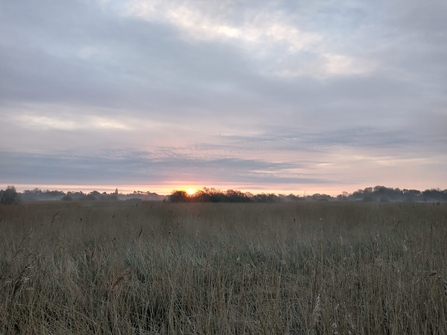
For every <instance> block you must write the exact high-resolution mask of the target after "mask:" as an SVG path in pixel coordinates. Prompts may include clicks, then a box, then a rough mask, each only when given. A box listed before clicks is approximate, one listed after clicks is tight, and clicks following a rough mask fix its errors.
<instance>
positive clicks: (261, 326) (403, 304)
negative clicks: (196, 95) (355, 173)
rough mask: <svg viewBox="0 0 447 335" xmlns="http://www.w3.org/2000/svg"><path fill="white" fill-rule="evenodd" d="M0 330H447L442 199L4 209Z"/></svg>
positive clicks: (446, 224)
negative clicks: (413, 202)
mask: <svg viewBox="0 0 447 335" xmlns="http://www.w3.org/2000/svg"><path fill="white" fill-rule="evenodd" d="M0 260H1V263H0V333H1V334H61V335H62V334H447V324H446V321H447V299H446V292H445V287H444V283H445V279H447V278H446V276H447V204H446V203H441V204H431V203H416V204H411V203H401V204H399V203H330V202H329V203H319V202H314V203H312V202H300V203H282V204H170V203H161V202H159V203H156V202H114V203H99V202H91V203H87V202H85V203H73V202H66V203H28V204H27V203H25V204H22V205H20V206H2V207H0Z"/></svg>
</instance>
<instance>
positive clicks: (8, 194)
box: [0, 186, 21, 205]
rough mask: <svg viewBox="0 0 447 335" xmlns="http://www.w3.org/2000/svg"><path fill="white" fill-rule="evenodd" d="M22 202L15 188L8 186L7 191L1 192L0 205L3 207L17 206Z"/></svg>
mask: <svg viewBox="0 0 447 335" xmlns="http://www.w3.org/2000/svg"><path fill="white" fill-rule="evenodd" d="M20 200H21V199H20V194H19V193H18V192H17V190H16V188H15V187H14V186H8V187H7V188H6V190H1V191H0V204H2V205H17V204H19V203H20Z"/></svg>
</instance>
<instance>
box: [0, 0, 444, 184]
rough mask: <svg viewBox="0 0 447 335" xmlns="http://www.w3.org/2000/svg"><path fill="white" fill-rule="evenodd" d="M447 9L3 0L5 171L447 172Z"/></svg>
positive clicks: (364, 175)
mask: <svg viewBox="0 0 447 335" xmlns="http://www.w3.org/2000/svg"><path fill="white" fill-rule="evenodd" d="M446 16H447V4H445V3H443V2H441V1H428V2H424V3H423V4H422V3H420V2H417V1H391V2H389V1H377V2H368V3H355V2H351V1H329V2H325V3H317V2H308V3H300V2H296V1H281V2H276V1H274V2H263V3H260V2H253V3H250V2H226V1H222V2H219V4H217V3H214V2H213V3H208V2H203V3H199V2H195V1H182V2H178V1H174V0H172V1H152V2H145V1H139V0H133V1H129V2H123V1H118V0H113V1H112V0H110V1H106V0H102V1H99V0H98V1H96V0H91V1H74V0H70V1H64V2H54V1H49V0H43V1H38V2H36V1H31V0H26V1H10V2H3V3H1V4H0V117H1V118H2V123H1V124H0V157H1V162H0V163H1V165H2V169H1V170H0V171H1V172H0V183H5V184H7V183H12V182H14V183H18V184H26V183H30V184H38V183H40V182H41V183H46V184H57V183H68V182H70V183H72V184H76V183H79V184H87V183H93V182H94V181H98V182H100V183H103V184H107V183H110V184H113V183H114V181H115V180H117V179H118V180H120V182H121V183H122V184H125V183H135V184H137V183H142V182H144V183H147V184H151V183H152V184H162V183H168V182H169V180H173V177H172V176H177V177H175V180H176V181H179V180H180V179H181V178H180V176H181V177H182V178H184V181H185V182H194V183H196V182H197V183H200V180H204V181H206V182H210V183H211V182H215V183H219V182H220V183H222V184H225V183H226V184H228V185H230V186H233V187H237V186H238V185H245V186H246V185H249V184H252V185H253V187H254V186H256V187H262V185H263V184H265V185H269V186H268V187H269V189H272V188H274V187H273V186H272V185H274V184H278V185H279V186H278V187H277V188H278V190H281V189H285V186H283V185H284V184H287V183H289V184H290V187H289V188H287V189H292V188H299V187H300V185H305V184H318V185H325V183H326V185H328V187H332V186H331V185H334V184H341V185H342V184H352V185H353V186H356V185H363V184H368V183H380V184H386V183H387V182H388V183H393V185H390V186H402V187H405V186H408V187H410V186H411V187H420V188H424V187H436V186H439V187H447V186H446V185H445V183H446V181H447V180H446V178H445V174H444V172H443V170H444V169H443V167H442V164H445V163H446V160H447V154H446V152H447V93H446V78H447V62H446V61H445V60H446V59H447V20H445V17H446ZM123 152H128V153H129V155H128V156H125V157H124V158H123V157H122V153H123ZM135 153H138V155H142V157H146V158H144V159H143V158H141V160H140V161H138V159H137V158H136V157H137V156H138V155H137V156H135V155H136V154H135ZM61 154H62V156H60V155H61ZM66 155H68V156H69V157H70V158H69V159H68V158H67V157H68V156H66ZM98 155H101V157H102V158H98ZM117 155H118V156H117ZM138 157H139V156H138ZM147 157H149V158H147ZM154 157H155V158H154ZM135 159H137V161H138V163H137V162H136V161H135ZM154 159H155V160H154ZM101 171H106V172H105V173H103V172H101ZM198 186H203V185H202V184H199V185H198ZM208 186H213V185H208ZM246 187H248V186H246ZM266 187H267V186H266ZM319 187H320V186H319Z"/></svg>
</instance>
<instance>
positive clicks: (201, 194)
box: [168, 186, 447, 203]
mask: <svg viewBox="0 0 447 335" xmlns="http://www.w3.org/2000/svg"><path fill="white" fill-rule="evenodd" d="M168 199H169V201H170V202H236V203H237V202H240V203H248V202H253V203H272V202H290V201H306V200H307V201H381V202H388V201H409V202H412V201H419V202H421V201H447V190H440V189H439V188H438V189H430V190H425V191H422V192H421V191H419V190H414V189H410V190H409V189H399V188H388V187H385V186H376V187H367V188H365V189H363V190H361V189H359V190H357V191H355V192H353V193H348V192H343V193H342V194H340V195H337V196H335V197H333V196H330V195H328V194H320V193H316V194H313V195H307V196H304V195H303V196H298V195H294V194H289V195H284V194H273V193H261V194H252V193H250V192H241V191H237V190H227V191H221V190H218V189H214V188H203V189H202V190H199V191H197V192H196V193H194V194H193V195H189V194H188V193H186V192H185V191H177V190H175V191H173V192H172V193H171V195H170V196H169V197H168Z"/></svg>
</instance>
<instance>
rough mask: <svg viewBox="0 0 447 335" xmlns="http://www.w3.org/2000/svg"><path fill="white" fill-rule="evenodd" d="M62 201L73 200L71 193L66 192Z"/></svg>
mask: <svg viewBox="0 0 447 335" xmlns="http://www.w3.org/2000/svg"><path fill="white" fill-rule="evenodd" d="M61 200H62V201H71V200H73V197H72V196H71V194H65V195H64V196H63V197H62V198H61Z"/></svg>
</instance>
